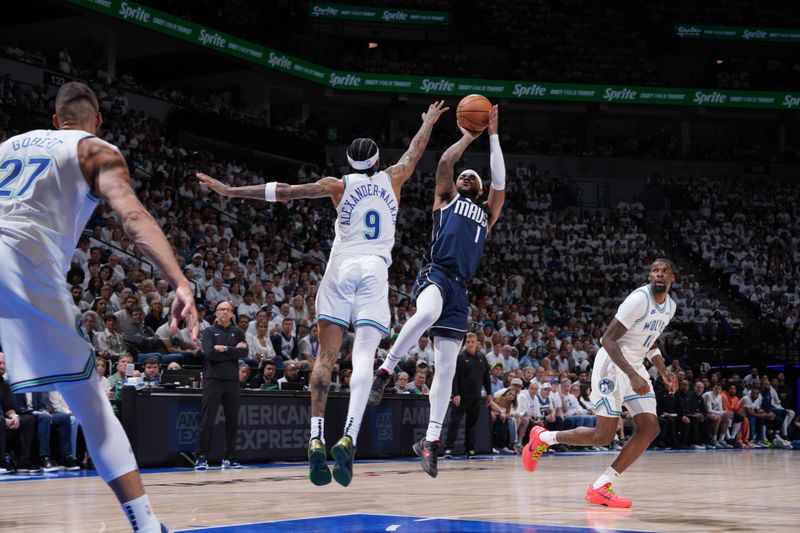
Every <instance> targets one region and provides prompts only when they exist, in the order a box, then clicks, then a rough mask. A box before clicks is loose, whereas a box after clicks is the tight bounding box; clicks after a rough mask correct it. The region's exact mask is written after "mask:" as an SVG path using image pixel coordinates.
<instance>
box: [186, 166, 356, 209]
mask: <svg viewBox="0 0 800 533" xmlns="http://www.w3.org/2000/svg"><path fill="white" fill-rule="evenodd" d="M197 179H198V180H199V181H200V184H201V185H203V186H205V187H208V188H209V189H211V190H212V191H214V192H216V193H217V194H220V195H222V196H230V197H232V198H250V199H252V200H266V199H267V197H266V193H267V190H266V189H267V186H268V185H269V184H261V185H248V186H245V187H231V186H230V185H225V184H224V183H222V182H221V181H219V180H216V179H214V178H212V177H211V176H209V175H207V174H203V173H202V172H198V173H197ZM273 183H274V182H273ZM274 187H275V188H274V192H275V200H277V201H279V202H288V201H290V200H298V199H301V198H330V199H331V200H332V201H333V203H334V205H338V204H339V200H341V199H342V194H344V183H343V182H342V180H340V179H336V178H321V179H320V180H318V181H316V182H314V183H304V184H302V185H289V184H288V183H275V185H274Z"/></svg>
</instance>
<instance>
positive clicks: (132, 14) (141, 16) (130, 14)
mask: <svg viewBox="0 0 800 533" xmlns="http://www.w3.org/2000/svg"><path fill="white" fill-rule="evenodd" d="M119 14H120V16H122V18H124V19H125V20H128V19H133V20H138V21H139V22H150V13H148V12H147V11H145V9H144V8H143V7H142V6H137V7H131V6H129V5H128V2H122V3H121V4H120V6H119Z"/></svg>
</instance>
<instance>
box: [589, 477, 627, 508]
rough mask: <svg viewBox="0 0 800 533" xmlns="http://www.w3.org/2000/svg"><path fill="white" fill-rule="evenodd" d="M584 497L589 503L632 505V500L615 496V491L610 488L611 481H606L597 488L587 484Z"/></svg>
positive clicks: (613, 505)
mask: <svg viewBox="0 0 800 533" xmlns="http://www.w3.org/2000/svg"><path fill="white" fill-rule="evenodd" d="M584 499H585V500H586V501H587V502H589V503H593V504H595V505H605V506H607V507H630V506H631V505H633V502H632V501H630V500H629V499H627V498H622V497H621V496H617V493H616V492H614V489H612V488H611V483H606V484H605V485H603V486H602V487H600V488H599V489H596V488H594V487H593V486H592V485H589V488H588V489H587V490H586V496H584Z"/></svg>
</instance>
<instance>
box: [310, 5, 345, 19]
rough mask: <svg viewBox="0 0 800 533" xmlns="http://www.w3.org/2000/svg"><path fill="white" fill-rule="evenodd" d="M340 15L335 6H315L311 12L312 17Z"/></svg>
mask: <svg viewBox="0 0 800 533" xmlns="http://www.w3.org/2000/svg"><path fill="white" fill-rule="evenodd" d="M338 14H339V10H338V9H336V8H335V7H333V6H325V7H322V6H314V9H312V10H311V16H312V17H335V16H336V15H338Z"/></svg>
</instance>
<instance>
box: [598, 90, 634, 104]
mask: <svg viewBox="0 0 800 533" xmlns="http://www.w3.org/2000/svg"><path fill="white" fill-rule="evenodd" d="M637 94H639V93H637V92H636V91H634V90H632V89H628V88H627V87H623V88H622V89H612V88H611V87H606V92H604V93H603V100H605V101H607V102H613V101H615V100H636V95H637Z"/></svg>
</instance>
